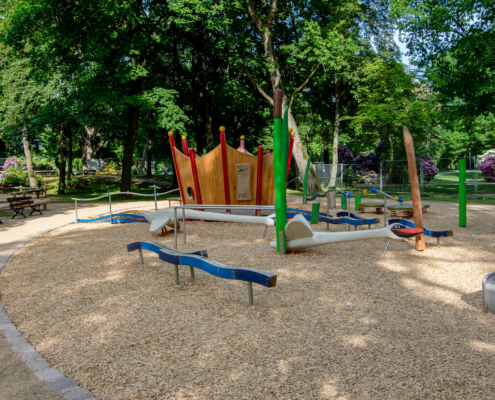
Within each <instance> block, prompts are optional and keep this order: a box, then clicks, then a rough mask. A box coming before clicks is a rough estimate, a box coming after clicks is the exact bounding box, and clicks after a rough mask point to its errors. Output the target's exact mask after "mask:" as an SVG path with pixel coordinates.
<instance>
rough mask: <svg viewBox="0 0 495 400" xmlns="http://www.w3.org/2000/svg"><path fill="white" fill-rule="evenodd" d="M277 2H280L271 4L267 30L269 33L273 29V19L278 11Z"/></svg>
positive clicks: (273, 0) (273, 1)
mask: <svg viewBox="0 0 495 400" xmlns="http://www.w3.org/2000/svg"><path fill="white" fill-rule="evenodd" d="M277 2H278V0H272V2H271V4H270V11H269V12H268V18H267V21H266V29H268V31H270V30H271V28H272V22H273V17H274V15H275V10H276V9H277Z"/></svg>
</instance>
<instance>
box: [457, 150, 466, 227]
mask: <svg viewBox="0 0 495 400" xmlns="http://www.w3.org/2000/svg"><path fill="white" fill-rule="evenodd" d="M466 200H467V199H466V159H465V158H464V159H462V160H459V226H466Z"/></svg>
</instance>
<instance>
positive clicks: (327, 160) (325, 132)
mask: <svg viewBox="0 0 495 400" xmlns="http://www.w3.org/2000/svg"><path fill="white" fill-rule="evenodd" d="M322 137H323V162H324V163H325V164H326V165H328V164H330V151H329V150H328V143H330V137H329V130H328V129H327V128H325V129H323V132H322Z"/></svg>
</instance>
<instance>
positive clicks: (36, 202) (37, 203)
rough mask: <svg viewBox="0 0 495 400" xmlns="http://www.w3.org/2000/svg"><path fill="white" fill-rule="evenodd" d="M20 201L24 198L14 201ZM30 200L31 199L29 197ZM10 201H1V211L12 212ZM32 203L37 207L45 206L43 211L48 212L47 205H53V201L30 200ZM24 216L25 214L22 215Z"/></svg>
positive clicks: (17, 198)
mask: <svg viewBox="0 0 495 400" xmlns="http://www.w3.org/2000/svg"><path fill="white" fill-rule="evenodd" d="M20 199H22V198H20V197H16V198H15V199H14V200H15V201H18V200H20ZM29 199H31V197H29ZM8 200H9V199H7V200H0V210H12V207H11V205H10V202H9V201H8ZM30 201H31V204H32V205H33V206H36V207H39V206H43V211H46V209H47V204H48V203H51V200H50V199H42V200H30ZM5 203H7V204H5ZM21 214H22V213H21ZM22 215H24V214H22ZM14 216H15V215H14Z"/></svg>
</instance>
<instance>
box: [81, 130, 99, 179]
mask: <svg viewBox="0 0 495 400" xmlns="http://www.w3.org/2000/svg"><path fill="white" fill-rule="evenodd" d="M97 135H98V129H96V128H91V127H89V126H85V127H84V134H83V138H82V143H81V147H82V168H83V171H87V170H88V161H89V160H91V159H93V158H95V155H96V153H97V152H98V150H100V148H101V146H102V145H103V140H100V141H99V142H98V143H96V137H97Z"/></svg>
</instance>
